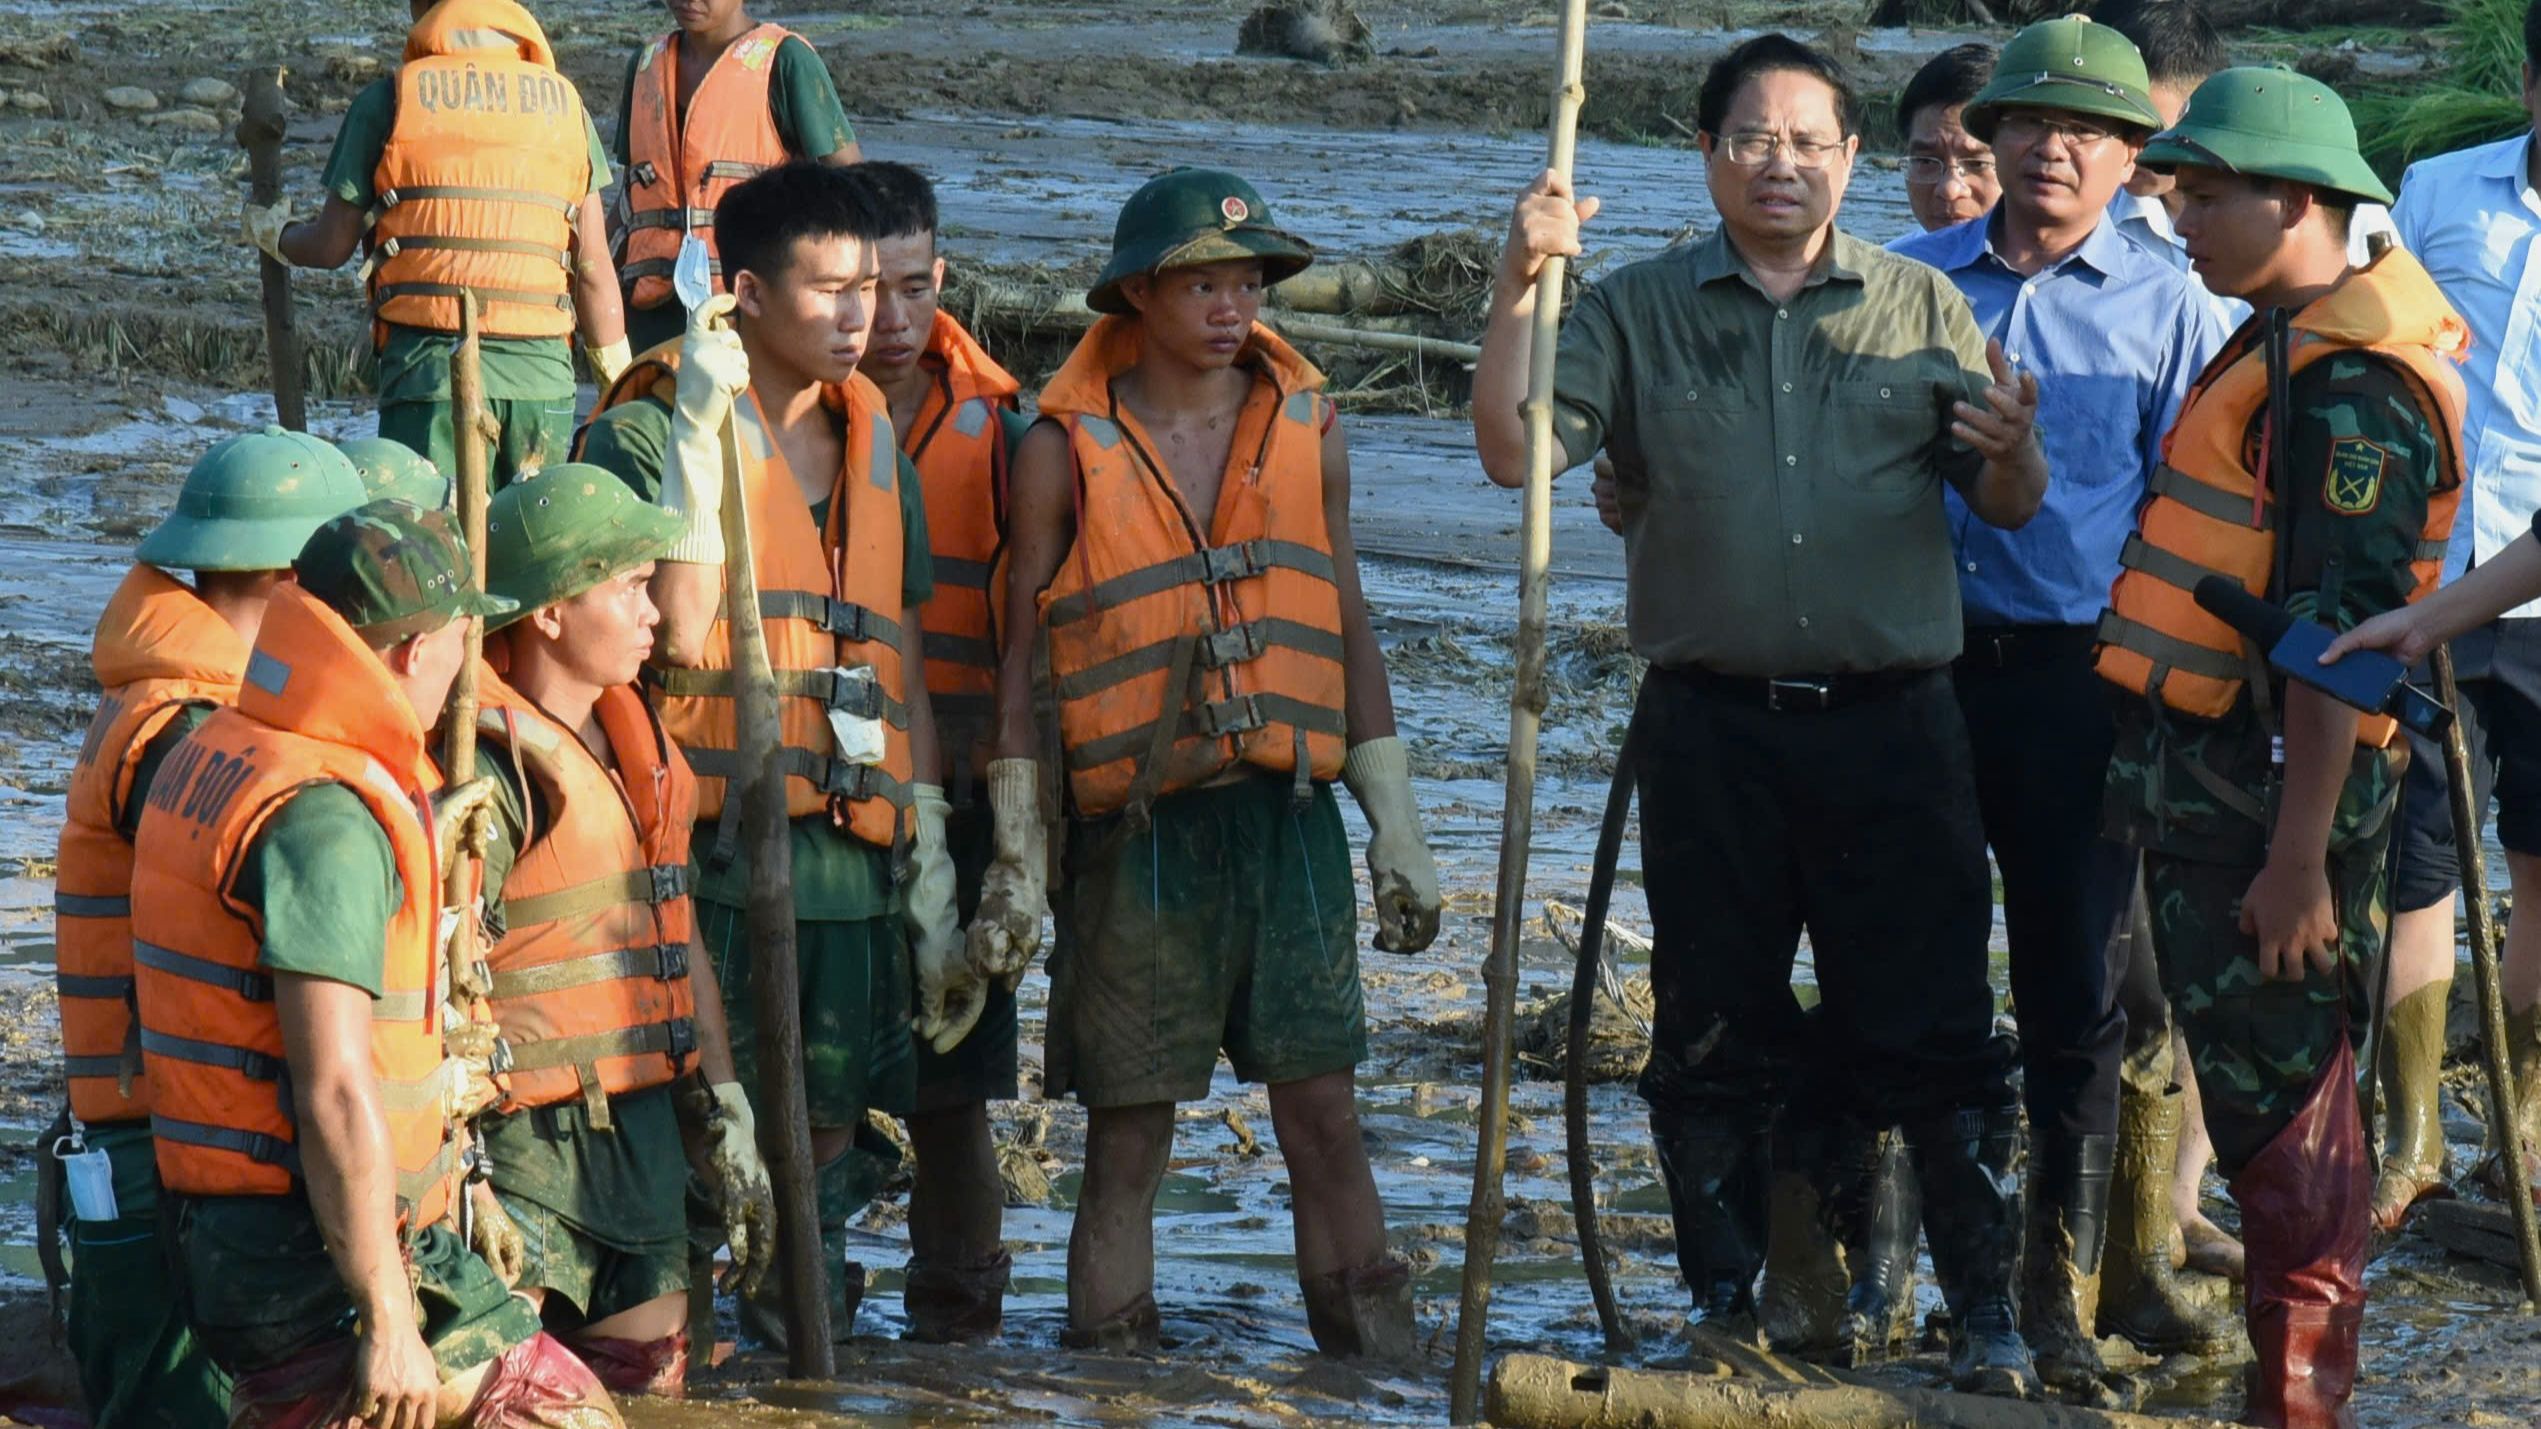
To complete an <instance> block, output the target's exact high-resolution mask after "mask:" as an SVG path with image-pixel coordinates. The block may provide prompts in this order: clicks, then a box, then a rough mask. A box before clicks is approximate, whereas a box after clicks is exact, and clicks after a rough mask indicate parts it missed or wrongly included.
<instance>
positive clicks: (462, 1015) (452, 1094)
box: [441, 1007, 508, 1122]
mask: <svg viewBox="0 0 2541 1429" xmlns="http://www.w3.org/2000/svg"><path fill="white" fill-rule="evenodd" d="M443 1016H444V1018H445V1019H446V1020H445V1022H444V1023H443V1025H442V1029H441V1054H442V1055H443V1056H445V1057H447V1058H449V1059H450V1063H451V1066H450V1072H449V1077H450V1083H449V1104H448V1108H447V1115H448V1118H449V1120H451V1121H453V1122H462V1121H470V1120H473V1119H474V1118H475V1117H476V1115H477V1114H478V1113H479V1112H482V1111H485V1110H486V1109H487V1108H489V1107H494V1106H499V1105H501V1104H502V1103H503V1101H504V1100H505V1099H506V1097H507V1096H508V1088H507V1087H506V1085H505V1079H503V1078H498V1077H497V1076H495V1074H494V1053H495V1048H496V1047H497V1046H498V1045H499V1044H500V1042H501V1040H502V1038H501V1033H500V1030H499V1029H498V1028H496V1027H495V1025H494V1024H493V1023H491V1022H479V1021H476V1020H474V1019H473V1018H470V1017H469V1016H468V1015H467V1012H466V1010H465V1009H463V1008H459V1007H445V1008H444V1009H443Z"/></svg>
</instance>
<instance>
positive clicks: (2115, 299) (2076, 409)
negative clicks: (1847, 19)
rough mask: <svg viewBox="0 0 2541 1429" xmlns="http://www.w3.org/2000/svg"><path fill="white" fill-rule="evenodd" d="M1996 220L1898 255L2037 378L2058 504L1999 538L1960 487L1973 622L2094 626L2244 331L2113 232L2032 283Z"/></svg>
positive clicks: (2199, 291)
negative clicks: (2172, 454) (2234, 334)
mask: <svg viewBox="0 0 2541 1429" xmlns="http://www.w3.org/2000/svg"><path fill="white" fill-rule="evenodd" d="M1997 212H1999V210H1997ZM1993 218H1994V215H1991V214H1989V215H1987V216H1986V217H1983V218H1972V219H1970V220H1968V221H1967V222H1965V223H1962V224H1958V225H1956V226H1954V227H1951V228H1944V229H1939V230H1936V231H1934V232H1931V233H1918V234H1912V235H1909V236H1907V237H1905V238H1900V239H1898V240H1897V241H1895V242H1893V243H1891V244H1889V245H1888V246H1889V248H1890V249H1891V250H1892V251H1894V252H1896V253H1899V254H1901V255H1903V256H1905V257H1908V258H1913V259H1916V260H1918V261H1920V262H1924V263H1929V264H1931V265H1932V266H1933V267H1935V268H1938V269H1940V270H1941V271H1942V272H1943V273H1946V274H1948V275H1949V278H1950V281H1951V282H1952V283H1954V284H1956V285H1957V286H1958V289H1959V291H1960V292H1961V293H1962V294H1964V295H1966V297H1967V300H1968V306H1969V307H1970V308H1972V309H1974V310H1975V312H1976V325H1977V327H1978V328H1980V329H1982V330H1983V331H1984V333H1985V335H1986V336H1987V337H1990V338H1995V339H1998V340H1999V341H2001V343H2002V344H2003V351H2004V355H2005V356H2006V357H2008V358H2009V359H2010V360H2011V362H2012V364H2013V365H2014V366H2015V367H2019V368H2025V369H2027V370H2028V371H2030V372H2032V373H2034V374H2036V376H2037V378H2038V433H2039V438H2040V441H2041V442H2042V444H2043V445H2044V446H2045V448H2046V452H2047V499H2046V502H2045V504H2044V505H2042V506H2041V507H2040V508H2039V511H2038V515H2037V516H2036V517H2034V518H2033V519H2031V521H2030V522H2029V524H2028V525H2025V526H2023V527H2021V528H2020V529H2019V530H2017V531H2001V530H1996V529H1995V528H1994V527H1991V526H1988V525H1986V524H1985V523H1984V522H1982V521H1979V520H1976V519H1975V517H1974V516H1973V515H1972V514H1971V513H1970V512H1969V511H1968V509H1967V506H1966V504H1965V503H1964V502H1962V501H1961V500H1960V499H1959V496H1958V493H1957V492H1955V491H1953V492H1951V493H1949V495H1948V501H1949V513H1950V525H1951V531H1952V534H1953V537H1954V539H1955V541H1956V547H1957V552H1958V561H1959V596H1960V601H1961V604H1962V605H1963V607H1964V608H1965V610H1966V613H1967V622H1968V624H1970V625H2089V624H2092V623H2094V622H2096V621H2097V620H2098V619H2099V618H2100V611H2101V610H2102V608H2103V607H2105V606H2106V605H2107V604H2108V601H2109V586H2110V584H2111V583H2112V582H2114V581H2115V580H2116V579H2117V574H2118V551H2119V548H2121V547H2123V546H2124V545H2125V544H2126V538H2127V536H2128V534H2129V533H2130V532H2132V531H2133V530H2134V529H2135V514H2136V508H2137V506H2139V505H2140V504H2141V503H2142V502H2143V499H2144V491H2145V484H2146V483H2147V482H2148V481H2149V480H2150V479H2151V477H2152V473H2153V469H2154V467H2155V466H2157V465H2158V464H2159V463H2160V461H2161V447H2162V436H2163V434H2164V433H2166V432H2168V431H2169V430H2170V424H2171V420H2172V418H2174V417H2175V416H2177V415H2178V413H2179V407H2180V404H2181V403H2182V402H2183V401H2184V400H2186V398H2187V396H2188V388H2189V385H2190V384H2191V383H2192V382H2194V381H2195V380H2196V378H2197V374H2198V373H2199V372H2200V371H2202V370H2203V369H2204V368H2205V365H2206V362H2207V360H2208V359H2209V358H2211V357H2213V356H2214V354H2215V352H2216V351H2217V350H2218V349H2220V348H2221V347H2222V346H2223V342H2224V339H2225V338H2226V337H2227V336H2229V335H2230V334H2229V333H2228V332H2227V331H2226V330H2225V328H2224V325H2223V322H2222V321H2221V320H2220V319H2219V318H2217V317H2216V316H2215V313H2214V310H2213V308H2212V307H2211V306H2210V305H2209V303H2208V301H2207V296H2206V291H2205V289H2204V288H2202V287H2200V286H2198V284H2197V281H2196V280H2195V279H2194V278H2190V277H2187V276H2185V275H2183V274H2181V273H2180V272H2179V271H2178V270H2177V269H2175V268H2173V267H2171V266H2170V265H2169V264H2168V263H2165V262H2163V261H2161V260H2160V259H2158V258H2156V257H2154V256H2153V255H2151V254H2149V253H2146V252H2145V251H2143V250H2142V249H2141V248H2138V247H2137V246H2136V245H2135V244H2134V243H2131V242H2129V241H2128V240H2127V239H2125V238H2123V237H2121V236H2119V234H2118V231H2117V227H2116V225H2115V224H2113V223H2110V222H2108V221H2106V220H2103V221H2102V222H2101V224H2100V226H2099V227H2097V228H2095V229H2093V230H2092V231H2091V236H2090V237H2089V238H2086V239H2084V240H2083V242H2082V246H2081V247H2080V248H2077V249H2075V250H2074V251H2073V252H2072V253H2070V254H2067V255H2066V256H2065V258H2064V259H2063V260H2062V261H2061V262H2058V263H2056V264H2054V265H2052V266H2051V267H2049V268H2047V269H2045V270H2043V271H2041V272H2040V273H2038V274H2037V275H2036V276H2034V277H2024V276H2022V275H2021V274H2020V273H2019V272H2017V271H2015V270H2014V269H2013V268H2012V267H2011V266H2010V265H2009V264H2007V263H2005V262H2004V261H2003V260H2002V259H2001V258H2000V257H1999V256H1997V255H1996V253H1995V251H1994V245H1993V240H1992V234H1991V224H1992V222H1993Z"/></svg>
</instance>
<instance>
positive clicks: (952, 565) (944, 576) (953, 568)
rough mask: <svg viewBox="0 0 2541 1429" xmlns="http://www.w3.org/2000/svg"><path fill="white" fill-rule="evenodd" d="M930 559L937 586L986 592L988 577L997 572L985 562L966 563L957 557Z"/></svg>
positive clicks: (990, 564) (994, 567) (991, 565)
mask: <svg viewBox="0 0 2541 1429" xmlns="http://www.w3.org/2000/svg"><path fill="white" fill-rule="evenodd" d="M931 559H932V560H933V562H934V565H935V583H936V585H938V586H959V587H961V588H962V589H964V590H986V589H988V580H989V577H991V576H993V575H995V574H996V572H997V568H996V566H995V565H993V564H992V563H990V562H987V561H966V560H963V559H962V558H961V557H959V556H932V557H931Z"/></svg>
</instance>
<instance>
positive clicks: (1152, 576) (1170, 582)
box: [1043, 537, 1334, 626]
mask: <svg viewBox="0 0 2541 1429" xmlns="http://www.w3.org/2000/svg"><path fill="white" fill-rule="evenodd" d="M1273 567H1284V568H1286V569H1288V570H1292V571H1300V572H1303V573H1305V574H1306V575H1310V576H1312V577H1314V578H1315V579H1317V580H1319V581H1323V582H1326V583H1331V582H1332V581H1333V580H1334V570H1333V565H1332V557H1331V556H1329V555H1326V554H1325V553H1324V552H1322V551H1318V550H1316V549H1315V548H1314V547H1312V546H1309V545H1305V544H1303V543H1302V542H1297V541H1280V540H1274V539H1271V538H1270V537H1261V538H1259V539H1256V540H1251V541H1238V542H1236V543H1235V544H1234V545H1231V546H1208V547H1204V548H1202V549H1200V550H1197V551H1192V552H1189V553H1187V554H1184V555H1180V556H1176V557H1174V558H1173V559H1172V560H1170V561H1158V562H1157V563H1156V564H1154V565H1152V566H1141V567H1140V568H1138V569H1137V570H1134V571H1128V572H1124V573H1123V574H1121V575H1117V576H1114V577H1112V578H1111V579H1110V580H1107V581H1101V582H1098V583H1096V584H1095V585H1093V586H1090V587H1088V588H1087V589H1085V590H1081V591H1077V592H1075V593H1074V594H1071V595H1066V596H1062V597H1060V598H1059V599H1057V600H1054V601H1052V602H1050V605H1049V609H1048V611H1047V612H1046V614H1045V616H1044V619H1043V623H1044V624H1046V625H1051V626H1059V625H1067V624H1071V623H1073V622H1075V621H1079V620H1083V619H1085V618H1086V617H1088V616H1090V615H1092V614H1094V613H1095V612H1096V611H1098V610H1101V609H1102V608H1104V607H1105V606H1110V605H1121V604H1125V603H1127V602H1129V601H1133V600H1137V599H1139V598H1140V597H1142V596H1150V595H1155V594H1158V593H1160V592H1163V591H1169V590H1172V589H1173V588H1174V587H1176V586H1182V585H1224V584H1226V583H1228V582H1230V581H1240V580H1249V579H1251V578H1252V577H1254V576H1258V575H1260V574H1262V573H1263V572H1265V571H1268V570H1270V569H1272V568H1273Z"/></svg>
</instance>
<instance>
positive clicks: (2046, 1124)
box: [1951, 626, 2136, 1137]
mask: <svg viewBox="0 0 2541 1429" xmlns="http://www.w3.org/2000/svg"><path fill="white" fill-rule="evenodd" d="M2091 635H2092V632H2091V630H2090V628H2089V627H2088V626H2019V627H1998V628H1993V629H1971V630H1970V631H1969V632H1968V640H1967V653H1966V654H1964V655H1962V656H1961V657H1960V658H1959V662H1958V664H1957V665H1956V666H1954V667H1953V668H1952V670H1951V677H1952V681H1953V683H1954V684H1955V685H1956V686H1957V688H1958V695H1959V709H1960V710H1961V712H1962V713H1964V714H1965V716H1966V717H1967V726H1968V741H1969V743H1970V744H1971V745H1972V746H1973V748H1974V750H1975V754H1976V797H1977V806H1978V809H1979V810H1980V812H1981V815H1982V817H1983V820H1984V824H1985V841H1986V843H1988V844H1989V845H1991V846H1992V847H1993V850H1994V863H1995V867H1996V868H1997V869H1999V870H2000V871H2001V873H2002V875H2003V927H2004V931H2005V932H2006V933H2007V934H2008V935H2009V937H2010V941H2011V983H2012V1004H2013V1006H2014V1008H2015V1009H2016V1010H2017V1012H2018V1014H2019V1018H2020V1048H2021V1073H2022V1082H2023V1093H2024V1097H2025V1099H2026V1101H2027V1103H2028V1106H2029V1124H2030V1127H2031V1129H2032V1131H2033V1132H2034V1133H2036V1134H2039V1135H2042V1136H2046V1135H2059V1134H2060V1135H2063V1136H2066V1137H2074V1136H2107V1135H2113V1134H2115V1133H2116V1131H2117V1094H2118V1058H2119V1056H2120V1055H2121V1053H2122V1051H2123V1050H2124V1043H2125V1040H2126V1018H2125V1015H2124V1014H2123V1013H2121V1012H2120V1011H2119V1010H2118V996H2117V994H2118V986H2119V984H2120V982H2121V981H2122V980H2123V973H2124V966H2123V963H2122V962H2120V961H2119V959H2121V958H2123V957H2125V956H2126V954H2127V951H2128V949H2129V948H2130V947H2131V946H2132V945H2131V943H2130V942H2129V941H2128V940H2126V939H2124V938H2122V937H2120V936H2117V935H2118V934H2119V933H2120V932H2121V931H2122V930H2123V928H2124V925H2125V920H2126V915H2127V909H2128V903H2129V901H2130V900H2131V898H2132V897H2133V894H2134V888H2135V863H2136V859H2135V851H2134V850H2133V849H2130V848H2127V847H2125V846H2124V845H2122V844H2115V843H2111V842H2109V841H2108V840H2106V839H2103V838H2101V837H2100V806H2101V799H2102V795H2103V792H2104V790H2105V788H2106V785H2107V782H2108V772H2109V753H2110V749H2111V747H2112V745H2113V744H2114V742H2115V740H2116V737H2117V723H2116V706H2115V702H2114V701H2115V695H2114V692H2113V688H2112V687H2111V686H2110V684H2109V683H2108V681H2106V680H2103V679H2101V678H2100V676H2099V674H2098V673H2097V672H2096V671H2095V670H2093V668H2092V662H2091V646H2092V639H2091Z"/></svg>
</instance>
